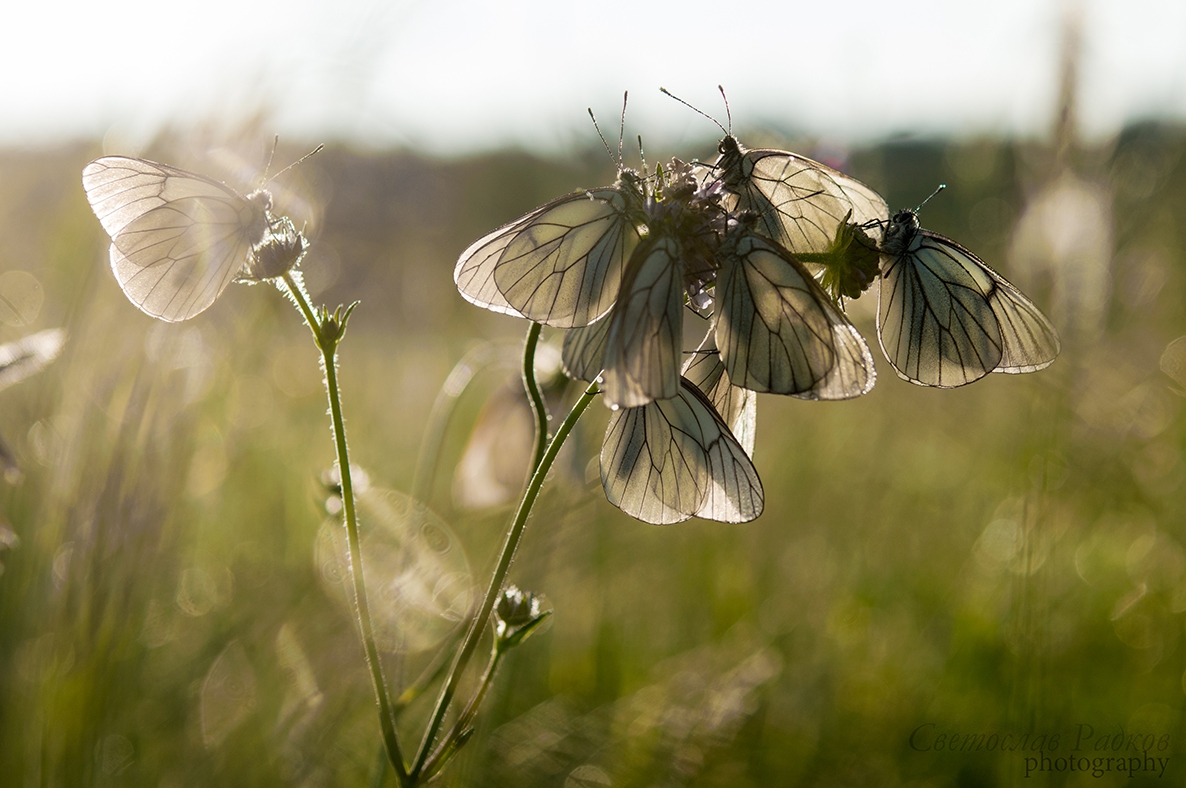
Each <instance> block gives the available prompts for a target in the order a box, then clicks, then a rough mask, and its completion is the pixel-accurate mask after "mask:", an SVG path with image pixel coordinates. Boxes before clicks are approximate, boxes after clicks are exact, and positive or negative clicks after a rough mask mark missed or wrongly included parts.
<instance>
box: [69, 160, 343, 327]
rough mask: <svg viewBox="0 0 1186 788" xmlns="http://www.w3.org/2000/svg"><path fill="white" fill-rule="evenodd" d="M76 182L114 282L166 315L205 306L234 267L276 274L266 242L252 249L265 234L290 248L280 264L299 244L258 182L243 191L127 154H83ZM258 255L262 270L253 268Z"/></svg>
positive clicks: (146, 308)
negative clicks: (103, 239) (85, 159)
mask: <svg viewBox="0 0 1186 788" xmlns="http://www.w3.org/2000/svg"><path fill="white" fill-rule="evenodd" d="M320 149H321V148H320V147H319V148H318V149H317V150H320ZM316 152H317V151H314V153H316ZM309 155H312V154H309ZM306 158H307V157H306ZM302 161H303V159H302ZM82 186H83V189H85V190H86V197H87V201H88V202H89V203H90V204H91V209H92V210H93V211H94V212H95V216H97V217H98V218H99V222H100V223H102V225H103V229H104V230H106V231H107V234H108V235H109V236H111V270H112V271H113V272H114V273H115V278H116V281H118V282H119V286H120V288H121V289H122V290H123V291H124V294H125V295H126V296H127V297H128V298H129V299H130V300H131V302H132V303H133V304H135V305H136V306H138V307H139V308H140V309H141V310H142V311H143V312H145V313H147V314H149V315H152V316H153V317H156V318H159V319H161V320H166V321H168V322H170V323H175V322H178V321H181V320H188V319H189V318H191V317H193V316H195V315H197V314H199V313H201V312H203V311H204V310H206V309H207V308H208V307H209V306H210V305H211V304H213V303H214V300H215V299H216V298H218V296H219V295H220V294H221V293H222V291H223V290H225V289H226V286H227V285H229V284H230V283H231V281H232V280H234V279H235V278H236V277H237V276H239V275H240V272H243V273H245V274H246V275H248V276H250V277H252V278H266V276H275V275H277V274H276V273H274V272H272V271H273V269H275V268H277V265H276V262H275V260H273V259H272V258H274V257H275V253H274V250H268V251H270V252H273V253H272V254H266V255H264V256H263V257H259V256H258V255H257V253H258V252H259V251H260V250H261V247H262V245H265V243H266V242H267V241H268V240H269V239H271V238H273V237H274V238H275V239H276V240H277V244H278V245H279V247H282V248H283V249H284V250H286V253H287V254H290V255H291V256H292V259H291V260H289V261H288V265H289V267H291V265H292V264H294V263H295V262H296V260H298V259H299V256H300V255H301V254H303V253H304V249H305V244H304V238H303V237H300V234H299V233H298V232H296V230H295V228H294V227H293V226H292V222H291V220H289V219H287V218H285V217H275V216H273V215H272V212H271V211H272V195H271V194H270V193H268V192H267V191H266V190H264V189H257V190H256V191H253V192H251V193H249V194H246V195H244V194H240V193H239V192H238V191H236V190H235V189H232V188H231V187H230V186H227V185H226V184H223V183H220V182H218V181H216V180H214V179H213V178H207V177H206V176H204V175H198V174H197V173H194V172H189V171H187V170H182V169H179V168H177V167H171V166H169V165H167V164H158V163H156V162H153V161H148V160H147V159H134V158H129V157H126V156H104V157H103V158H101V159H95V160H94V161H92V162H91V163H90V164H88V165H87V166H86V167H85V168H83V171H82ZM261 265H262V266H264V267H266V268H268V270H269V272H271V273H265V274H264V276H257V275H256V274H258V273H259V271H257V270H256V269H258V268H259V266H261ZM245 267H246V268H245ZM285 270H287V269H285Z"/></svg>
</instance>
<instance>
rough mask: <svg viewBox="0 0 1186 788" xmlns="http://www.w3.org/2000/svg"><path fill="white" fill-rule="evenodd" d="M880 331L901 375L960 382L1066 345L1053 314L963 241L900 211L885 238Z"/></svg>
mask: <svg viewBox="0 0 1186 788" xmlns="http://www.w3.org/2000/svg"><path fill="white" fill-rule="evenodd" d="M882 252H883V254H882V272H881V280H882V281H881V290H880V294H879V297H878V301H879V303H878V310H877V332H878V338H879V340H880V342H881V348H882V350H883V351H884V352H885V356H886V358H887V359H889V362H890V364H891V365H892V366H893V367H894V370H895V371H896V372H897V373H898V376H899V377H901V378H903V379H905V380H909V381H911V382H912V383H917V384H919V385H924V386H936V387H939V388H952V387H955V386H962V385H964V384H967V383H971V382H973V381H975V380H979V379H980V378H982V377H984V376H985V375H987V374H988V373H989V372H994V371H1000V372H1012V373H1017V372H1031V371H1034V370H1037V369H1041V368H1043V367H1046V366H1048V365H1049V364H1050V363H1051V362H1053V361H1054V358H1055V356H1057V355H1058V352H1059V341H1058V335H1057V333H1056V332H1055V330H1054V327H1053V326H1051V325H1050V321H1048V320H1047V319H1046V317H1045V316H1044V315H1043V314H1042V313H1041V312H1039V311H1038V309H1037V307H1035V306H1034V305H1033V303H1031V302H1030V301H1029V299H1027V298H1026V297H1025V296H1024V295H1022V294H1021V292H1020V291H1018V290H1017V288H1015V287H1013V285H1011V284H1009V282H1007V281H1005V279H1004V278H1003V277H1001V276H1000V275H999V274H997V273H996V272H995V271H993V270H992V269H991V268H989V267H988V266H987V265H986V264H985V263H984V262H982V261H981V260H980V259H979V258H978V257H976V255H974V254H972V253H971V252H970V251H968V250H967V249H965V248H963V247H962V246H960V245H959V244H957V243H956V242H955V241H952V240H950V239H948V238H944V237H943V236H941V235H937V234H935V233H932V232H929V231H926V230H922V229H920V228H919V227H918V219H917V217H916V216H915V215H914V214H913V212H911V211H902V212H900V213H898V214H897V215H896V216H895V217H894V220H893V221H892V222H890V223H889V226H888V228H887V230H886V240H885V242H884V243H883V245H882Z"/></svg>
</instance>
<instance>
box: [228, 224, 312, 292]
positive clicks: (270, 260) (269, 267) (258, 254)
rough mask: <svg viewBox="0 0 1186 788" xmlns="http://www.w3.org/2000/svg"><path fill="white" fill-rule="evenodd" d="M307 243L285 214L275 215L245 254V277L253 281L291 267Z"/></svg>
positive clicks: (299, 259) (306, 247)
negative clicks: (261, 239) (274, 219)
mask: <svg viewBox="0 0 1186 788" xmlns="http://www.w3.org/2000/svg"><path fill="white" fill-rule="evenodd" d="M308 249H309V243H308V242H307V241H306V240H305V236H303V235H302V234H301V233H300V232H299V231H298V230H297V229H296V227H295V226H294V225H293V223H292V220H291V219H289V218H288V217H287V216H283V217H281V218H280V219H278V220H277V221H276V222H275V223H273V225H272V226H271V228H269V230H268V232H267V234H266V235H265V236H264V240H263V241H261V242H260V243H259V244H258V245H257V246H256V247H255V248H254V249H252V250H251V254H250V255H249V256H248V258H247V264H246V266H245V272H244V273H245V278H247V279H255V280H257V281H259V280H264V279H275V278H276V277H278V276H283V275H284V274H286V273H288V272H289V271H291V270H292V269H293V268H294V267H296V265H297V264H298V263H300V261H301V258H302V257H304V256H305V252H306V251H308Z"/></svg>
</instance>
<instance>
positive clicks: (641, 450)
mask: <svg viewBox="0 0 1186 788" xmlns="http://www.w3.org/2000/svg"><path fill="white" fill-rule="evenodd" d="M601 483H602V486H603V487H604V489H605V497H606V499H607V500H609V502H610V503H612V504H613V505H614V506H617V507H618V508H619V509H621V510H622V511H624V512H626V513H627V514H629V515H630V516H631V517H635V518H637V519H639V520H642V521H644V522H648V523H654V524H656V525H666V524H670V523H678V522H681V521H683V520H687V519H688V518H690V517H703V518H705V519H708V520H719V521H721V522H730V523H741V522H748V521H749V520H753V519H754V518H756V517H757V516H758V515H760V514H761V513H762V506H763V492H762V481H761V479H759V478H758V472H757V470H756V469H755V468H754V465H753V462H751V461H750V458H749V455H748V453H747V452H746V450H745V448H744V447H743V446H742V445H741V444H740V443H738V441H737V439H736V438H735V437H734V436H733V434H732V433H731V432H730V431H729V428H728V426H727V425H726V424H725V422H724V421H723V420H722V418H721V416H720V414H718V413H717V412H716V410H715V409H714V408H713V405H712V403H711V402H710V401H709V400H708V398H707V397H705V395H704V394H703V393H702V392H701V391H700V390H699V389H698V388H696V387H695V386H694V385H692V384H691V383H690V382H689V381H688V380H687V379H685V378H681V379H680V388H679V393H678V394H677V395H676V396H675V397H672V398H670V399H660V400H655V401H654V402H650V403H648V404H646V405H644V406H642V407H638V408H622V409H620V410H618V411H615V412H614V413H613V415H612V416H610V422H609V428H608V429H607V430H606V434H605V443H604V444H602V447H601Z"/></svg>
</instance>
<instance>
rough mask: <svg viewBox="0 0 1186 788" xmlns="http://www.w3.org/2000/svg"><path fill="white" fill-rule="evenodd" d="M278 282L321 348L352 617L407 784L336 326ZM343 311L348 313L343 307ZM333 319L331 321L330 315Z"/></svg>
mask: <svg viewBox="0 0 1186 788" xmlns="http://www.w3.org/2000/svg"><path fill="white" fill-rule="evenodd" d="M284 283H285V284H286V285H287V286H288V294H289V296H290V297H291V298H292V300H293V301H295V302H296V304H297V306H298V307H299V308H300V310H301V313H302V314H303V315H304V316H305V322H306V323H308V324H309V329H310V330H311V331H312V332H313V339H314V341H315V342H316V343H317V347H318V348H319V349H320V350H321V358H322V362H323V366H324V367H325V392H326V395H327V396H328V397H329V410H330V417H331V419H332V421H333V434H334V444H335V446H336V447H337V453H338V474H339V476H340V477H341V482H342V509H343V512H344V519H345V524H346V541H347V542H348V543H349V545H350V579H351V580H352V581H353V585H354V610H355V613H356V614H357V617H358V627H359V630H360V631H361V633H362V644H363V650H364V651H365V653H366V660H367V666H368V667H369V668H370V670H371V682H372V684H373V685H374V690H375V699H376V700H377V701H378V703H379V726H380V727H381V728H382V731H383V743H384V744H385V745H386V748H387V758H388V760H390V761H391V766H392V768H394V769H395V773H396V775H397V776H398V777H399V782H400V785H406V784H408V772H407V768H406V767H405V766H404V759H403V754H402V753H401V752H400V749H399V739H398V737H397V736H396V731H395V716H394V715H393V714H392V713H391V702H390V700H389V699H388V695H387V682H386V681H385V680H384V678H383V664H382V662H381V661H380V657H379V649H378V647H377V646H376V645H375V630H374V626H373V625H372V623H371V611H370V606H369V605H368V604H367V592H366V584H365V582H364V581H363V569H362V541H361V539H360V537H359V532H358V513H357V511H356V510H355V506H354V481H353V479H352V476H351V473H350V453H349V451H348V449H347V448H346V423H345V420H344V419H343V418H342V399H341V393H340V390H339V388H338V371H337V351H338V340H339V339H341V331H340V328H338V329H335V330H334V331H333V332H330V331H327V330H325V323H326V322H328V321H320V320H318V319H317V316H316V314H315V313H314V311H313V307H312V306H310V304H309V296H308V295H307V294H306V293H305V290H304V287H302V286H301V285H300V284H298V282H297V281H296V280H295V279H294V277H293V276H292V275H291V274H289V273H286V274H284ZM346 314H347V315H348V314H349V311H347V313H346ZM335 318H336V315H335ZM334 322H335V323H336V322H337V321H336V319H335V321H334Z"/></svg>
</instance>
